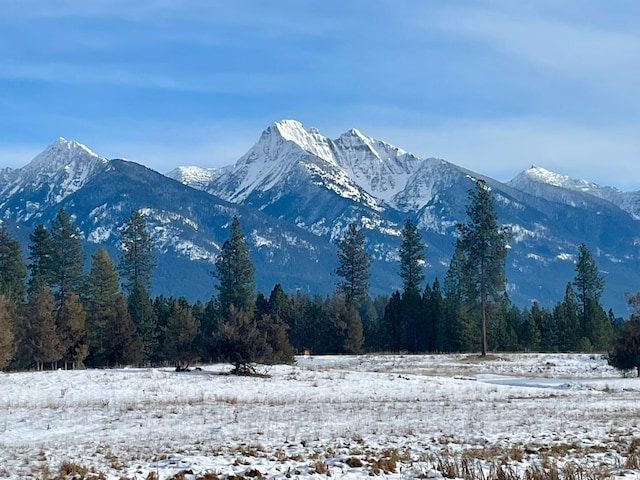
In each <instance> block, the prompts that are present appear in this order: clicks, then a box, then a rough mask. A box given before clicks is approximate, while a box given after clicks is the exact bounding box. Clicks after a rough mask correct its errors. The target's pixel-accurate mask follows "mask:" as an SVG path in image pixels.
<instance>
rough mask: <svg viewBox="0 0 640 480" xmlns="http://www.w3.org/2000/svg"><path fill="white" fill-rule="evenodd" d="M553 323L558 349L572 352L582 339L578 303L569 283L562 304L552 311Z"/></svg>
mask: <svg viewBox="0 0 640 480" xmlns="http://www.w3.org/2000/svg"><path fill="white" fill-rule="evenodd" d="M553 318H554V322H555V324H556V325H557V328H558V349H559V350H560V351H563V352H573V351H575V350H576V349H577V348H578V343H579V341H580V338H581V337H582V334H581V329H580V316H579V311H578V301H577V299H576V294H575V291H574V290H573V287H572V285H571V283H567V286H566V288H565V292H564V298H563V299H562V302H560V303H558V304H557V305H556V306H555V307H554V309H553Z"/></svg>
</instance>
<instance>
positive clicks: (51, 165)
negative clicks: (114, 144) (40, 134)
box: [23, 137, 107, 174]
mask: <svg viewBox="0 0 640 480" xmlns="http://www.w3.org/2000/svg"><path fill="white" fill-rule="evenodd" d="M93 163H100V164H105V163H107V160H106V159H105V158H103V157H100V156H99V155H98V154H97V153H95V152H93V151H92V150H91V149H90V148H89V147H87V146H86V145H83V144H82V143H80V142H78V141H76V140H67V139H66V138H64V137H59V138H58V139H57V140H56V141H55V142H53V143H51V144H50V145H49V146H47V148H45V149H44V150H43V151H42V152H41V153H39V154H38V155H36V156H35V157H34V158H33V160H31V162H29V164H28V165H26V166H25V167H24V168H23V170H24V172H25V173H27V172H29V173H32V174H50V173H53V172H55V171H57V170H59V169H60V168H64V167H69V166H71V165H74V164H75V165H78V164H93Z"/></svg>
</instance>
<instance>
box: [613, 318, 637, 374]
mask: <svg viewBox="0 0 640 480" xmlns="http://www.w3.org/2000/svg"><path fill="white" fill-rule="evenodd" d="M609 364H610V365H612V366H613V367H615V368H618V369H620V370H631V369H634V368H635V369H636V372H637V376H638V377H640V317H638V316H631V318H630V319H629V320H628V321H627V322H625V323H624V324H623V325H622V327H621V328H620V331H619V332H618V334H617V336H616V340H615V343H614V345H613V351H612V352H611V354H609Z"/></svg>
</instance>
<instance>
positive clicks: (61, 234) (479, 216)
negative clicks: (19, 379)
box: [0, 181, 640, 373]
mask: <svg viewBox="0 0 640 480" xmlns="http://www.w3.org/2000/svg"><path fill="white" fill-rule="evenodd" d="M467 215H468V220H467V222H466V223H464V224H460V225H458V236H457V238H456V240H455V253H454V254H453V256H452V258H451V261H450V265H449V269H448V272H447V274H446V276H445V278H444V279H442V281H441V280H440V279H438V278H435V279H433V280H432V281H430V282H426V284H425V278H426V275H427V274H428V272H425V271H424V266H425V246H424V244H423V243H422V240H421V236H420V232H419V230H418V229H417V226H416V225H414V224H413V223H412V222H411V221H407V222H406V223H405V224H404V227H403V229H402V243H401V246H400V249H399V252H398V258H399V262H398V271H399V275H400V277H401V279H402V285H403V288H402V291H399V290H398V291H395V292H390V296H379V297H376V298H371V297H370V296H369V295H368V278H369V273H368V270H369V267H370V265H371V257H370V256H369V254H368V253H367V252H366V249H365V246H366V238H365V235H364V232H363V230H362V229H361V228H359V226H358V225H357V224H356V223H352V224H350V225H349V226H348V228H347V229H346V231H345V234H344V236H343V237H342V238H341V239H340V240H339V241H338V245H337V246H338V255H337V259H336V269H335V273H336V274H337V276H338V277H339V278H340V281H339V282H338V283H337V284H336V288H335V291H334V293H333V294H332V295H330V296H327V297H322V296H319V295H310V294H307V293H301V292H285V291H284V290H283V289H282V287H281V286H280V285H279V284H276V285H274V287H273V289H272V290H271V292H269V293H268V295H266V294H264V293H261V292H258V293H256V291H255V282H254V273H255V272H254V266H253V264H252V261H251V256H250V252H249V250H248V247H247V243H246V241H245V237H244V235H243V233H242V229H241V226H240V221H239V219H238V218H234V219H233V222H232V225H231V229H230V235H229V238H228V240H227V241H226V242H225V243H224V245H223V246H222V249H221V252H220V255H219V256H218V258H217V260H216V263H215V268H214V271H213V275H212V282H213V283H214V284H215V285H216V288H217V295H215V296H213V298H211V299H209V300H208V301H207V302H206V303H202V302H201V301H197V302H195V303H194V304H190V303H189V302H188V301H187V300H186V299H185V298H184V297H180V298H166V297H164V296H162V295H160V296H157V297H156V298H153V299H152V298H151V296H150V293H149V292H150V288H151V278H152V273H153V271H154V268H155V260H154V256H153V249H152V239H151V236H150V234H149V232H148V231H147V227H146V223H145V219H144V217H143V216H142V215H141V213H140V212H139V211H134V212H132V213H131V216H130V217H129V218H128V220H127V221H126V223H125V224H124V225H123V226H122V228H121V229H120V246H121V252H122V254H121V258H119V259H118V263H117V264H116V262H115V261H114V260H113V259H112V258H110V256H109V254H108V252H107V250H106V249H104V248H102V247H100V248H98V249H97V250H96V251H95V253H94V254H93V255H92V256H91V259H90V268H89V269H88V271H86V270H85V267H84V266H85V264H86V262H85V260H86V258H85V253H84V252H83V250H82V243H81V233H80V231H79V230H78V228H77V227H76V226H75V224H74V222H73V220H72V218H70V216H69V215H68V214H67V213H66V212H65V211H64V210H60V211H59V212H58V214H57V216H56V217H55V218H54V219H53V221H52V222H51V224H50V225H49V226H45V225H38V226H36V227H35V228H34V230H33V232H32V233H31V235H30V244H29V245H28V263H26V264H25V262H24V260H23V257H22V254H21V245H20V244H19V243H18V242H17V240H15V239H14V238H13V237H12V236H11V235H10V233H9V231H8V229H7V228H6V227H5V226H0V368H2V369H11V370H19V369H43V368H56V367H58V368H60V367H64V368H82V367H111V366H118V365H167V364H170V365H174V366H175V367H176V368H177V369H178V370H184V369H187V368H188V367H189V366H190V365H192V364H194V363H195V362H213V361H225V362H230V363H231V364H233V365H234V370H235V372H236V373H251V372H252V368H253V365H255V364H256V363H263V364H273V363H289V362H292V361H293V359H294V355H295V354H301V353H305V352H310V353H313V354H334V353H342V354H357V353H362V352H407V353H418V352H470V351H479V352H481V354H482V355H486V354H487V352H488V351H549V352H558V351H563V352H564V351H566V352H576V351H580V352H592V351H598V352H609V351H611V352H612V353H611V355H610V358H611V359H612V363H614V364H616V365H618V366H620V367H621V368H625V369H629V368H634V367H635V368H640V367H639V365H640V360H638V357H640V355H639V354H638V352H639V351H640V347H639V346H638V343H639V342H638V338H640V327H638V325H639V324H640V323H639V320H638V312H639V311H640V296H638V295H635V296H630V298H629V303H630V306H631V307H632V311H633V312H634V314H633V315H632V316H631V318H630V319H629V321H624V320H623V319H622V318H616V317H615V316H614V314H613V312H612V311H611V310H609V311H608V312H607V311H606V310H605V309H604V308H603V306H602V305H601V304H600V296H601V294H602V291H603V288H604V278H603V276H602V275H601V274H600V273H599V271H598V267H597V265H596V264H595V261H594V259H593V257H592V256H591V254H590V252H589V251H588V249H587V248H586V247H585V246H584V245H581V246H580V247H579V251H578V252H577V254H578V256H577V258H578V260H577V262H576V266H575V277H574V278H573V279H567V286H566V291H565V294H564V297H563V298H561V299H558V301H557V303H556V304H555V306H554V307H553V308H552V309H551V310H547V309H545V308H542V307H541V306H540V305H538V304H537V303H536V302H533V303H532V304H531V305H530V306H527V307H525V308H519V307H517V306H515V305H512V304H511V302H510V300H509V296H508V292H507V289H506V278H505V275H504V265H505V259H506V256H507V254H508V242H509V236H510V232H509V231H508V229H506V228H503V227H500V226H499V225H498V221H497V218H496V214H495V210H494V208H493V199H492V196H491V191H490V189H489V188H488V187H487V186H486V185H485V184H484V183H483V182H482V181H479V182H477V184H476V188H475V189H473V190H471V191H470V192H469V206H468V209H467Z"/></svg>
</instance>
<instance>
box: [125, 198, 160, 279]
mask: <svg viewBox="0 0 640 480" xmlns="http://www.w3.org/2000/svg"><path fill="white" fill-rule="evenodd" d="M120 245H121V247H122V252H123V253H122V258H121V260H120V265H119V270H120V275H121V276H122V279H123V282H124V288H125V291H127V292H131V291H132V289H133V287H134V286H135V285H140V286H142V287H143V288H144V289H145V290H147V291H149V290H150V289H151V278H152V276H153V270H154V269H155V268H156V260H155V257H154V255H153V241H152V239H151V235H150V234H149V231H148V230H147V223H146V221H145V218H144V216H143V215H142V213H141V212H140V210H134V211H132V212H131V215H130V216H129V218H128V219H127V220H126V222H125V223H124V225H123V226H122V229H121V230H120Z"/></svg>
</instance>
